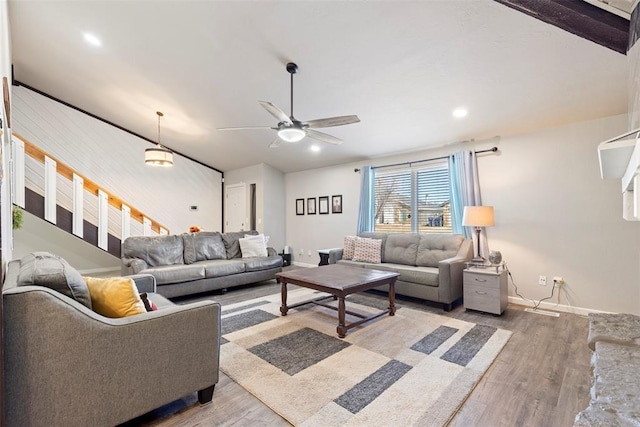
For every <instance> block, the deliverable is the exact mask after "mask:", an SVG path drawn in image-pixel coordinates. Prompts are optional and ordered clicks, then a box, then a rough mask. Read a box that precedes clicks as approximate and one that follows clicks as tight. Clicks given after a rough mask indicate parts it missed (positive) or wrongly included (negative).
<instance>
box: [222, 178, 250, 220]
mask: <svg viewBox="0 0 640 427" xmlns="http://www.w3.org/2000/svg"><path fill="white" fill-rule="evenodd" d="M226 193H227V200H226V202H227V203H225V206H226V209H225V211H226V212H225V227H224V231H244V230H247V226H248V225H249V224H248V222H247V206H246V205H247V195H246V188H245V185H244V184H234V185H229V186H228V187H226Z"/></svg>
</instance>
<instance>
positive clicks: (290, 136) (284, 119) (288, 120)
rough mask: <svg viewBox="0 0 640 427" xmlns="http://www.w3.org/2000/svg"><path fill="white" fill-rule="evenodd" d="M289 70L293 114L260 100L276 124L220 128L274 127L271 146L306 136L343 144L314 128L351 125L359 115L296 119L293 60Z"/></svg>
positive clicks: (288, 67) (295, 69)
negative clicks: (275, 134)
mask: <svg viewBox="0 0 640 427" xmlns="http://www.w3.org/2000/svg"><path fill="white" fill-rule="evenodd" d="M287 71H288V72H289V74H291V115H290V116H287V114H286V113H285V112H284V111H282V110H281V109H280V108H278V107H276V106H275V105H273V104H272V103H271V102H267V101H258V103H259V104H260V105H262V108H264V109H265V110H267V112H268V113H269V114H271V115H272V116H273V117H275V118H276V119H278V124H277V125H276V126H245V127H234V128H218V130H240V129H273V130H276V131H278V136H277V137H276V139H274V140H273V142H272V143H271V144H269V147H270V148H276V147H279V146H280V144H282V143H283V142H298V141H300V140H301V139H302V138H304V137H305V136H308V137H309V138H313V139H316V140H318V141H322V142H326V143H329V144H334V145H338V144H342V140H341V139H340V138H336V137H335V136H331V135H329V134H326V133H323V132H318V131H317V130H314V128H328V127H333V126H342V125H349V124H352V123H358V122H359V121H360V119H359V118H358V116H355V115H351V116H338V117H328V118H325V119H315V120H308V121H306V122H301V121H299V120H296V118H295V117H294V116H293V75H294V74H295V73H296V72H297V71H298V66H297V65H296V64H294V63H293V62H289V63H288V64H287Z"/></svg>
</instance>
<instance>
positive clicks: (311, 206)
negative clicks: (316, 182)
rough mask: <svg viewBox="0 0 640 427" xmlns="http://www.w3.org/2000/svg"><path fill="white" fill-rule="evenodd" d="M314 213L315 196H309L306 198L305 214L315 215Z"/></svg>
mask: <svg viewBox="0 0 640 427" xmlns="http://www.w3.org/2000/svg"><path fill="white" fill-rule="evenodd" d="M315 214H316V198H315V197H309V198H308V199H307V215H315Z"/></svg>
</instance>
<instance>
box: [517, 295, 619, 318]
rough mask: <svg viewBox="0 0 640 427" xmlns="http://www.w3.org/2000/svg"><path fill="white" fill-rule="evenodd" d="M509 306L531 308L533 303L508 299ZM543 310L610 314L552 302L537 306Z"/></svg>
mask: <svg viewBox="0 0 640 427" xmlns="http://www.w3.org/2000/svg"><path fill="white" fill-rule="evenodd" d="M509 303H510V304H516V305H523V306H525V307H533V303H532V302H531V301H529V300H525V299H522V298H520V297H512V296H510V297H509ZM539 307H540V308H542V309H545V310H553V311H560V312H562V313H571V314H577V315H579V316H587V315H588V314H589V313H610V312H609V311H602V310H595V309H592V308H585V307H574V306H572V305H566V304H554V303H552V302H544V301H543V302H542V303H541V304H540V306H539Z"/></svg>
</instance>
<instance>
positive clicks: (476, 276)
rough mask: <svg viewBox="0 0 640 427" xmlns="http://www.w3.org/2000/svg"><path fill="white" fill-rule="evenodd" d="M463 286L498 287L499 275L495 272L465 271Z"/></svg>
mask: <svg viewBox="0 0 640 427" xmlns="http://www.w3.org/2000/svg"><path fill="white" fill-rule="evenodd" d="M464 286H465V288H466V287H467V286H482V287H485V288H492V289H497V290H499V289H500V276H499V275H495V274H481V273H466V274H465V275H464Z"/></svg>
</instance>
